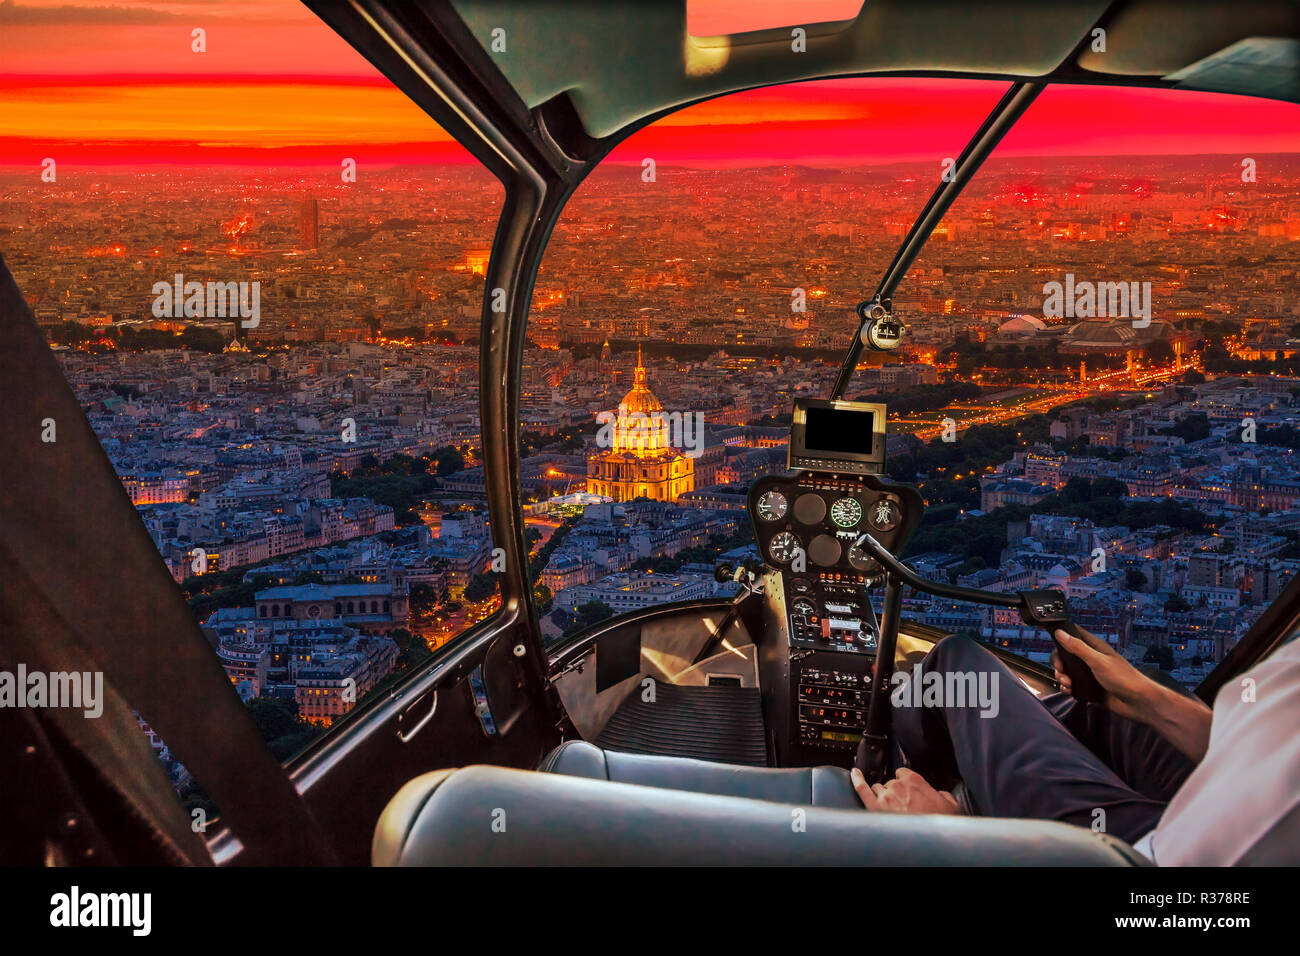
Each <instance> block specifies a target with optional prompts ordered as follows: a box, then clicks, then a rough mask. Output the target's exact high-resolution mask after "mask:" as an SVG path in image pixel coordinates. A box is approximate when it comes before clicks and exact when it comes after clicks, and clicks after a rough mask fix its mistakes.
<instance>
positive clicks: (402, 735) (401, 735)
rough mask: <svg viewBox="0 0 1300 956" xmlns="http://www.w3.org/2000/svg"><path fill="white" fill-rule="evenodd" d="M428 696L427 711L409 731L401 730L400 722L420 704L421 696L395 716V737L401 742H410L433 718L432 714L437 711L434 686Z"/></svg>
mask: <svg viewBox="0 0 1300 956" xmlns="http://www.w3.org/2000/svg"><path fill="white" fill-rule="evenodd" d="M428 696H429V698H430V704H429V712H428V713H427V714H425V715H424V716H423V717H421V718H420V719H419V721H418V722H417V723H416V724H415V726H414V727H412V728H411V729H410V730H409V731H406V732H403V731H402V724H403V723H405V722H406V719H407V718H408V717H409V716H410V714H411V713H412V711H414V710H415V708H417V707H419V706H420V704H421V703H422V702H423V698H421V699H420V700H417V701H416V702H415V703H413V704H412V705H411V706H410V707H408V708H406V710H404V711H402V713H401V715H400V716H399V717H398V718H397V739H398V740H400V741H401V742H402V743H404V744H405V743H410V741H411V739H412V738H413V737H414V736H415V735H416V734H418V733H419V732H420V731H421V730H423V729H424V725H425V724H427V723H428V722H429V721H431V720H433V715H434V714H435V713H437V711H438V688H436V687H435V688H434V689H433V690H431V691H429V694H428Z"/></svg>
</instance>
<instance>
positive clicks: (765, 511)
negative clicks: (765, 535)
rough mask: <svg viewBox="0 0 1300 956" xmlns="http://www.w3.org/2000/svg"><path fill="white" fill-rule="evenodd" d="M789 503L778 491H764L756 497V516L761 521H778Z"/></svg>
mask: <svg viewBox="0 0 1300 956" xmlns="http://www.w3.org/2000/svg"><path fill="white" fill-rule="evenodd" d="M788 506H789V503H788V502H787V501H786V500H785V495H783V494H781V492H779V491H765V492H763V494H761V495H760V496H759V498H758V505H757V511H758V517H759V518H760V519H762V520H763V521H780V520H781V519H782V518H784V517H785V511H786V508H787V507H788Z"/></svg>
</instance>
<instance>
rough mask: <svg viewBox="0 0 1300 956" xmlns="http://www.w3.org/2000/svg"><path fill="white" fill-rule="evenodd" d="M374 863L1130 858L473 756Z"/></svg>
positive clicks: (1061, 841)
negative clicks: (487, 762)
mask: <svg viewBox="0 0 1300 956" xmlns="http://www.w3.org/2000/svg"><path fill="white" fill-rule="evenodd" d="M371 860H372V862H373V863H374V864H375V865H376V866H450V865H516V866H518V865H524V866H528V865H537V866H555V865H566V864H568V865H586V866H611V865H613V866H617V865H640V866H696V865H703V866H718V865H730V866H783V865H798V866H828V865H829V866H900V865H914V866H1134V865H1141V864H1142V863H1144V862H1145V858H1144V857H1142V856H1140V855H1139V854H1138V853H1137V852H1136V851H1135V850H1133V849H1132V848H1131V847H1129V846H1128V845H1127V844H1125V843H1123V842H1122V841H1120V840H1117V839H1114V838H1113V837H1107V836H1105V835H1102V834H1094V833H1092V832H1090V831H1088V830H1085V829H1082V828H1080V827H1074V826H1069V825H1067V824H1064V823H1051V822H1044V821H1037V820H998V819H987V818H983V819H982V818H974V817H956V816H951V817H950V816H899V815H894V814H883V813H868V812H867V811H865V810H842V809H830V808H823V807H795V806H790V805H788V804H782V803H772V802H769V801H766V800H751V799H746V798H742V797H723V796H716V795H713V794H705V793H687V792H683V791H676V790H664V789H660V788H654V787H643V786H637V785H634V784H623V783H610V782H607V781H603V780H589V779H585V778H581V777H570V776H564V775H560V774H551V773H539V772H535V771H528V770H511V769H508V768H505V767H487V766H475V767H466V768H463V769H461V770H440V771H436V772H434V773H428V774H424V775H422V776H420V777H417V778H415V779H414V780H412V781H411V782H410V783H408V784H406V786H404V787H403V788H402V789H401V790H400V791H398V793H397V795H396V796H394V797H393V799H392V801H391V802H390V803H389V804H388V806H387V807H386V808H385V810H384V813H383V815H382V816H381V817H380V819H379V824H378V826H377V827H376V828H375V837H374V842H373V845H372V852H371Z"/></svg>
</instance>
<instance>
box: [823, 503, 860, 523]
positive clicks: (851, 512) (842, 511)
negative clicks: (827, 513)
mask: <svg viewBox="0 0 1300 956" xmlns="http://www.w3.org/2000/svg"><path fill="white" fill-rule="evenodd" d="M831 520H832V521H834V522H835V523H836V524H837V525H839V526H840V527H841V528H852V527H853V526H854V525H856V524H857V523H858V522H859V521H861V520H862V502H860V501H858V499H857V498H841V499H840V500H839V501H837V502H835V504H833V505H831Z"/></svg>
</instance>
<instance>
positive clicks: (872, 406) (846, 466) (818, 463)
mask: <svg viewBox="0 0 1300 956" xmlns="http://www.w3.org/2000/svg"><path fill="white" fill-rule="evenodd" d="M809 409H818V410H825V411H830V412H849V413H859V414H866V413H870V414H871V415H872V416H873V419H872V423H871V428H872V435H871V452H870V453H869V454H863V453H854V452H844V451H834V450H830V449H825V448H809V447H808V443H807V436H808V432H807V429H808V411H809ZM885 414H886V413H885V406H884V404H883V403H880V402H848V401H843V400H834V399H825V398H797V399H795V402H794V413H793V415H792V417H791V422H790V455H789V466H790V467H791V468H802V469H806V470H810V471H826V470H834V468H833V467H831V466H828V465H827V464H823V463H827V462H828V463H831V465H840V466H843V468H842V470H843V471H845V472H850V473H853V474H872V475H878V474H881V473H883V472H884V470H885ZM814 463H815V464H814Z"/></svg>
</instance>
